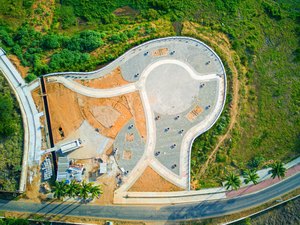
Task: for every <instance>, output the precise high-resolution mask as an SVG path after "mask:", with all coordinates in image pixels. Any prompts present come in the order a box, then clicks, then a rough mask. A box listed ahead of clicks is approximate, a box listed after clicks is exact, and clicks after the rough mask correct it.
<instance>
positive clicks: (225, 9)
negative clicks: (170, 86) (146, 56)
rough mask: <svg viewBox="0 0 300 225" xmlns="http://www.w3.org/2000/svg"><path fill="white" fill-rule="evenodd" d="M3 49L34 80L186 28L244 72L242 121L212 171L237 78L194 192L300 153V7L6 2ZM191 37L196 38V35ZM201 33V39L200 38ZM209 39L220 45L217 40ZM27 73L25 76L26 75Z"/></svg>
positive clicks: (0, 16)
mask: <svg viewBox="0 0 300 225" xmlns="http://www.w3.org/2000/svg"><path fill="white" fill-rule="evenodd" d="M0 5H1V6H5V7H1V9H0V40H1V41H0V46H1V47H3V48H4V49H5V50H6V51H7V52H8V53H9V54H11V55H16V56H17V57H18V59H19V60H20V65H19V67H20V68H27V70H28V72H25V74H24V75H26V76H27V77H26V79H27V80H28V81H31V80H33V79H35V78H36V77H38V76H40V75H42V74H45V73H50V72H55V71H70V70H73V71H74V70H76V71H90V70H94V69H96V68H99V67H101V66H103V65H104V64H106V63H108V62H110V61H112V60H113V59H115V58H116V57H118V56H119V55H120V54H122V53H123V52H125V51H126V50H128V49H129V48H131V47H132V46H135V45H138V44H139V43H142V42H144V41H146V40H150V39H153V38H157V37H164V36H171V35H182V34H183V32H182V30H183V29H184V30H185V32H186V33H184V34H185V35H186V34H187V33H189V32H188V31H189V30H188V29H192V28H188V27H186V26H184V24H186V22H187V21H189V22H193V24H197V26H198V25H199V27H197V28H195V30H193V32H194V33H193V36H195V37H198V36H199V38H201V37H200V36H201V34H202V33H204V32H205V33H206V35H208V34H209V33H214V34H218V35H225V37H226V39H228V40H229V47H230V51H231V54H232V55H231V57H232V58H233V59H234V62H235V67H236V68H237V70H238V74H239V76H238V81H239V92H238V99H239V104H238V109H237V110H238V116H237V118H236V122H235V123H234V126H233V129H232V130H230V132H229V135H228V136H226V139H225V141H224V142H222V143H221V144H220V148H219V149H218V151H217V152H216V154H215V155H213V157H212V159H213V160H212V162H211V163H210V164H209V167H208V168H206V169H205V173H204V174H201V173H200V171H201V169H202V170H203V168H202V167H203V165H204V164H205V162H206V161H207V159H208V156H209V155H210V154H211V152H212V150H213V149H214V148H215V146H216V145H217V143H218V140H219V136H220V135H224V134H225V133H226V132H227V130H228V126H229V124H230V120H231V119H232V118H231V116H230V115H231V114H230V112H231V111H230V110H231V107H230V106H231V105H232V102H231V101H232V93H231V90H232V88H233V87H232V83H231V82H232V80H233V79H234V78H233V75H232V74H233V71H232V69H231V68H230V66H229V64H230V63H228V62H227V61H226V60H227V59H226V57H223V55H224V53H222V49H216V48H217V47H213V48H215V49H216V51H217V52H218V54H219V55H220V56H221V57H222V59H223V61H224V64H225V66H226V69H227V75H228V79H229V88H228V96H227V104H226V107H225V111H224V113H223V115H222V116H221V118H220V119H219V121H218V122H217V124H216V125H215V126H214V127H213V128H212V129H211V130H210V131H208V132H207V133H206V134H204V135H202V136H201V137H199V138H198V139H197V140H196V141H195V143H194V147H193V152H192V177H193V184H194V188H201V187H212V186H218V185H220V181H222V179H223V178H224V176H225V175H226V174H227V173H228V171H235V172H237V173H240V172H241V171H242V170H243V169H246V168H262V167H264V166H267V165H269V164H270V163H272V162H273V161H274V160H282V161H283V162H287V161H289V160H291V159H293V158H295V157H297V156H299V155H300V73H299V71H300V1H299V0H295V1H292V0H279V1H273V0H244V1H241V0H212V1H204V0H191V1H183V0H143V1H141V0H121V1H118V0H112V1H104V0H91V1H80V0H61V1H53V0H52V1H46V0H38V1H34V0H31V1H30V0H27V1H25V0H24V1H22V0H14V1H12V0H0ZM191 32H192V31H191ZM197 32H198V34H197ZM213 38H214V37H212V38H211V40H209V39H207V40H203V41H205V42H206V43H207V44H208V45H210V46H213V40H214V39H213ZM27 70H24V71H27Z"/></svg>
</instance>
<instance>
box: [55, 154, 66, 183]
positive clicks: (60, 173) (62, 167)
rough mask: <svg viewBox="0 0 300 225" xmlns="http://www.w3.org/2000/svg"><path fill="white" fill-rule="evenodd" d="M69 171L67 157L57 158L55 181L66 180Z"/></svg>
mask: <svg viewBox="0 0 300 225" xmlns="http://www.w3.org/2000/svg"><path fill="white" fill-rule="evenodd" d="M68 169H69V159H68V157H59V158H58V162H57V176H56V181H63V180H67V178H68V172H67V170H68Z"/></svg>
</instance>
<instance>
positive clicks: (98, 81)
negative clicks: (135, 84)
mask: <svg viewBox="0 0 300 225" xmlns="http://www.w3.org/2000/svg"><path fill="white" fill-rule="evenodd" d="M75 81H76V82H78V83H80V84H82V85H84V86H87V87H91V88H101V89H106V88H114V87H119V86H122V85H125V84H128V83H129V82H128V81H126V80H124V79H123V77H122V73H121V69H120V67H117V68H116V69H114V70H113V71H111V72H110V73H108V74H106V75H105V76H103V77H99V78H95V79H89V80H78V79H77V80H75Z"/></svg>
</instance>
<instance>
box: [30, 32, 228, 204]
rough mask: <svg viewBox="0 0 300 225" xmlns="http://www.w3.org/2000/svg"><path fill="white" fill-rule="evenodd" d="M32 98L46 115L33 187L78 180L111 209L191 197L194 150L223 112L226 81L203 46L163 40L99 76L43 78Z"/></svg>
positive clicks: (131, 53)
mask: <svg viewBox="0 0 300 225" xmlns="http://www.w3.org/2000/svg"><path fill="white" fill-rule="evenodd" d="M31 94H32V96H33V99H34V102H35V105H36V107H37V109H38V111H39V112H43V116H41V117H40V123H41V124H42V129H41V135H42V145H41V149H39V150H36V155H37V157H36V158H38V160H39V165H40V170H39V171H40V175H39V177H40V181H39V184H40V186H42V187H45V188H47V186H49V185H48V184H47V182H48V181H50V180H52V181H53V180H56V181H64V180H66V182H71V181H72V180H76V181H78V182H81V181H83V180H85V181H87V182H93V183H95V184H99V185H101V186H102V188H103V192H104V194H103V197H101V198H100V199H98V200H96V202H97V203H99V204H112V203H120V202H123V201H124V199H120V198H123V197H122V196H124V193H125V194H126V193H130V192H131V193H143V192H144V193H152V192H160V193H165V192H174V193H175V192H181V191H187V190H189V189H190V159H189V158H190V149H191V144H192V142H193V140H194V138H196V137H197V136H199V135H200V134H202V133H203V132H205V131H206V130H208V129H209V128H210V127H211V126H212V125H213V124H214V123H215V121H216V120H217V118H218V117H219V115H220V113H221V112H222V109H223V106H224V102H225V96H226V74H225V70H224V67H223V65H222V62H221V60H220V59H219V57H218V56H217V55H216V53H215V52H213V50H212V49H210V48H209V47H208V46H206V45H205V44H203V43H202V42H200V41H198V40H196V39H192V38H186V37H173V38H163V39H157V40H153V41H150V42H146V43H144V44H142V45H140V46H137V47H135V48H133V49H131V50H129V51H128V52H126V53H125V54H124V55H122V56H120V57H119V58H118V59H116V60H115V61H113V62H112V63H111V64H109V65H107V66H106V67H104V68H102V69H100V70H97V71H93V72H88V73H81V72H65V73H55V74H47V75H45V76H43V77H42V78H41V79H40V80H39V85H36V88H34V89H33V90H32V92H31Z"/></svg>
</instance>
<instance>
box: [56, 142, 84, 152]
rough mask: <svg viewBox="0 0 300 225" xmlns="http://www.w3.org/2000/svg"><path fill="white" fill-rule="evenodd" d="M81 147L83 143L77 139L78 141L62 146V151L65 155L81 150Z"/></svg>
mask: <svg viewBox="0 0 300 225" xmlns="http://www.w3.org/2000/svg"><path fill="white" fill-rule="evenodd" d="M80 146H81V141H80V139H77V140H74V141H70V142H67V143H64V144H62V145H61V146H60V150H61V152H62V153H63V154H65V153H67V152H70V151H73V150H75V149H78V148H80Z"/></svg>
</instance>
